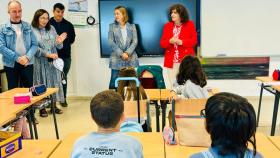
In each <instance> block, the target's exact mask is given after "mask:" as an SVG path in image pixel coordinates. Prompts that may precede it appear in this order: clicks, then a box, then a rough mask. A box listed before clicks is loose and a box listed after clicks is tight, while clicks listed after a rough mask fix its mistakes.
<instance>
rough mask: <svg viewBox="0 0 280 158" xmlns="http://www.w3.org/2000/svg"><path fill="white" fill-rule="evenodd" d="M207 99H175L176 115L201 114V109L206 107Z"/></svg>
mask: <svg viewBox="0 0 280 158" xmlns="http://www.w3.org/2000/svg"><path fill="white" fill-rule="evenodd" d="M206 101H207V99H177V100H175V111H174V112H175V116H176V115H187V116H199V115H200V111H201V110H202V109H204V108H205V104H206Z"/></svg>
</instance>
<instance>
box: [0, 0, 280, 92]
mask: <svg viewBox="0 0 280 158" xmlns="http://www.w3.org/2000/svg"><path fill="white" fill-rule="evenodd" d="M7 1H8V0H0V14H1V16H0V23H4V22H6V21H7V19H8V15H7V13H6V12H7V9H6V6H7ZM204 1H206V0H202V5H203V3H204ZM56 2H62V3H64V4H65V5H66V7H67V1H66V0H60V1H58V0H24V1H23V15H24V16H23V17H24V20H26V21H31V19H32V16H33V14H34V12H35V10H36V9H37V8H38V7H41V8H44V9H47V10H48V11H50V13H51V11H52V6H53V4H54V3H56ZM88 3H89V5H88V8H89V15H92V16H93V17H95V18H96V20H97V22H98V0H88ZM270 3H273V1H270ZM216 6H217V7H219V5H218V4H217V5H216ZM51 14H52V13H51ZM65 14H66V16H67V12H66V13H65ZM209 14H210V13H209ZM2 15H5V16H2ZM112 15H113V11H112ZM226 22H227V21H225V23H226ZM159 27H160V26H159ZM75 30H76V34H77V37H76V42H75V44H74V45H73V46H72V48H73V52H72V61H73V62H72V66H71V70H70V74H69V90H68V95H70V96H93V95H94V94H96V93H97V92H99V91H101V90H105V89H107V88H108V83H109V79H110V69H109V67H108V65H109V59H108V58H100V48H99V26H98V25H95V26H92V27H91V26H90V27H84V28H75ZM202 33H203V31H202ZM201 36H202V37H203V34H202V35H201ZM212 36H213V38H214V35H212ZM208 38H210V39H211V37H208ZM267 42H271V41H267ZM264 44H265V43H264ZM275 44H278V43H277V42H275ZM205 51H206V50H205ZM140 63H141V64H157V65H162V63H163V58H162V57H157V58H151V57H149V58H140ZM279 63H280V57H277V56H276V57H275V56H274V57H272V58H271V63H270V72H271V71H272V70H273V69H274V68H275V67H277V66H278V68H279V65H280V64H279ZM270 74H271V73H270ZM164 77H165V79H167V75H166V72H165V71H164ZM166 84H167V87H169V84H168V81H166ZM208 86H210V87H216V88H219V89H220V90H221V91H228V92H234V93H238V94H240V95H243V96H258V95H259V89H260V88H259V86H258V83H257V82H256V81H254V80H209V81H208ZM265 95H268V94H267V93H265Z"/></svg>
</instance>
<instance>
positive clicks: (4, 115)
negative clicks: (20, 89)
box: [0, 99, 29, 126]
mask: <svg viewBox="0 0 280 158" xmlns="http://www.w3.org/2000/svg"><path fill="white" fill-rule="evenodd" d="M27 107H29V105H25V104H24V105H15V104H14V102H13V100H12V99H0V126H3V125H5V124H6V123H9V122H10V121H12V120H13V119H15V118H16V114H17V113H19V112H21V111H22V110H24V109H25V108H27Z"/></svg>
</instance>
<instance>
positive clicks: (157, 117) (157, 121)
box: [154, 100, 160, 132]
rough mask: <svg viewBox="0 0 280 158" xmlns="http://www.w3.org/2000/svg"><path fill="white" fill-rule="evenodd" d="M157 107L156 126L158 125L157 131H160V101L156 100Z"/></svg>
mask: <svg viewBox="0 0 280 158" xmlns="http://www.w3.org/2000/svg"><path fill="white" fill-rule="evenodd" d="M154 103H155V108H156V126H157V132H159V129H160V126H159V105H158V101H157V100H155V101H154Z"/></svg>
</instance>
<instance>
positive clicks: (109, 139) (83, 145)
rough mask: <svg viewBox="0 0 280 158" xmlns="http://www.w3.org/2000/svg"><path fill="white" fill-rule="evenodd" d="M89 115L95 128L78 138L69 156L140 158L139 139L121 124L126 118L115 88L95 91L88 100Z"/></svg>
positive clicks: (85, 157)
mask: <svg viewBox="0 0 280 158" xmlns="http://www.w3.org/2000/svg"><path fill="white" fill-rule="evenodd" d="M90 111H91V116H92V119H93V120H94V122H95V123H96V124H97V126H98V129H97V132H92V133H90V134H89V135H86V136H83V137H81V138H79V139H78V140H77V141H76V143H75V145H74V148H73V151H72V155H71V158H93V157H94V158H105V157H106V158H109V157H114V158H125V157H129V158H142V157H143V153H142V145H141V143H140V142H139V141H138V140H137V139H135V138H133V137H131V136H128V135H125V134H124V133H120V132H119V131H120V124H121V122H122V121H124V120H125V116H124V113H123V112H124V103H123V100H122V97H121V96H120V95H119V94H118V93H116V92H114V91H110V90H107V91H104V92H101V93H98V94H97V95H95V96H94V97H93V98H92V100H91V103H90Z"/></svg>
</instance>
